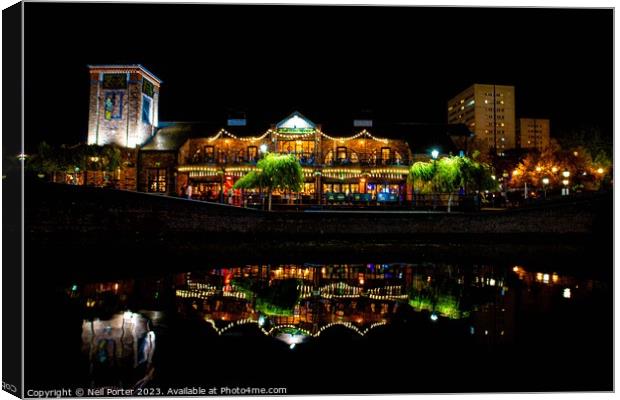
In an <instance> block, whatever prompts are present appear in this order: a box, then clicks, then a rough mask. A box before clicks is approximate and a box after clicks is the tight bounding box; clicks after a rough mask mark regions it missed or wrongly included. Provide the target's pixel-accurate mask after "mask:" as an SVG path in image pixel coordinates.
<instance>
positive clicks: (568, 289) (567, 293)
mask: <svg viewBox="0 0 620 400" xmlns="http://www.w3.org/2000/svg"><path fill="white" fill-rule="evenodd" d="M562 297H564V298H565V299H570V288H566V289H564V291H563V292H562Z"/></svg>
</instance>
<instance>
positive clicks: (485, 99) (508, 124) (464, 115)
mask: <svg viewBox="0 0 620 400" xmlns="http://www.w3.org/2000/svg"><path fill="white" fill-rule="evenodd" d="M448 123H449V124H465V125H466V126H467V127H468V128H469V130H471V131H472V132H474V134H475V139H474V141H473V145H472V147H473V148H472V149H475V150H479V151H481V152H489V151H491V152H492V153H494V154H497V155H500V156H501V155H504V152H505V151H506V150H510V149H514V148H516V147H517V138H516V125H515V88H514V86H504V85H492V84H491V85H486V84H478V83H476V84H473V85H472V86H470V87H468V88H467V89H465V90H464V91H462V92H461V93H459V94H458V95H456V96H454V97H453V98H452V99H450V100H448Z"/></svg>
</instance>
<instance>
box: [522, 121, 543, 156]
mask: <svg viewBox="0 0 620 400" xmlns="http://www.w3.org/2000/svg"><path fill="white" fill-rule="evenodd" d="M549 125H550V124H549V120H548V119H540V118H519V134H518V136H517V137H518V142H519V145H520V147H521V148H522V149H536V150H538V151H543V150H544V149H545V148H547V147H549V140H550V137H549V134H550V133H549V132H550V129H549Z"/></svg>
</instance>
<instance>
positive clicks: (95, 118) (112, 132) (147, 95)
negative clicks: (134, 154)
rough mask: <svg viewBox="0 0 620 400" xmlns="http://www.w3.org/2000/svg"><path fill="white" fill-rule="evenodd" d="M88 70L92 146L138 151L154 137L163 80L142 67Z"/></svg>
mask: <svg viewBox="0 0 620 400" xmlns="http://www.w3.org/2000/svg"><path fill="white" fill-rule="evenodd" d="M88 68H89V74H90V102H89V118H88V144H97V145H104V144H116V145H119V146H122V147H129V148H135V147H136V146H139V145H141V144H142V143H144V142H145V141H147V140H148V139H149V138H150V137H151V136H153V134H154V133H155V127H156V126H157V119H158V104H159V86H160V84H161V80H160V79H159V78H157V77H156V76H155V75H153V74H152V73H150V72H149V71H148V70H146V69H145V68H144V67H143V66H141V65H90V66H89V67H88Z"/></svg>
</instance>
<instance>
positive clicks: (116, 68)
mask: <svg viewBox="0 0 620 400" xmlns="http://www.w3.org/2000/svg"><path fill="white" fill-rule="evenodd" d="M88 69H90V71H91V72H105V73H114V72H120V73H122V72H137V71H140V72H142V73H143V74H144V75H146V76H148V77H149V78H150V79H152V80H154V81H155V82H157V84H161V83H162V82H163V81H162V80H161V79H159V78H158V77H157V76H155V74H153V73H152V72H151V71H149V70H148V69H146V68H144V67H143V66H142V65H141V64H99V65H88Z"/></svg>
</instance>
